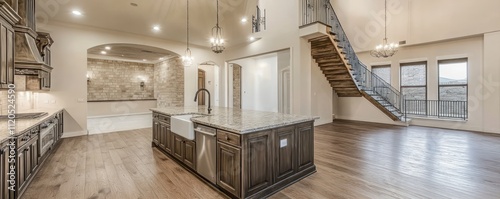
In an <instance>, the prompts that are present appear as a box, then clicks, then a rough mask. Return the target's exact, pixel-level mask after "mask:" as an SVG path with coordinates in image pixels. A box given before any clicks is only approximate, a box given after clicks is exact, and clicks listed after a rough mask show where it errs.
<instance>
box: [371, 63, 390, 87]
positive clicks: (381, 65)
mask: <svg viewBox="0 0 500 199" xmlns="http://www.w3.org/2000/svg"><path fill="white" fill-rule="evenodd" d="M371 67H372V68H371V69H372V70H371V72H372V73H373V74H375V72H374V71H373V69H374V68H389V81H388V82H387V81H386V80H385V79H383V78H382V77H380V76H379V75H377V74H375V75H377V76H378V77H380V79H382V80H384V81H386V82H387V83H388V84H389V85H392V84H391V81H392V78H391V75H392V65H391V64H379V65H373V66H371Z"/></svg>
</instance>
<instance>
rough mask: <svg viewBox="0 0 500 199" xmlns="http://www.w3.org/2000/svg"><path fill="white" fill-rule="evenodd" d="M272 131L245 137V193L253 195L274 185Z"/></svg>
mask: <svg viewBox="0 0 500 199" xmlns="http://www.w3.org/2000/svg"><path fill="white" fill-rule="evenodd" d="M272 146H273V137H272V131H271V130H269V131H262V132H257V133H251V134H247V135H244V136H243V146H242V148H243V150H244V152H243V164H244V165H243V172H244V174H243V189H244V190H243V192H244V193H245V194H246V195H253V194H254V193H257V192H258V191H260V190H262V189H265V188H266V187H269V186H271V185H272V184H273V173H274V172H273V170H272V168H273V159H272V158H273V147H272Z"/></svg>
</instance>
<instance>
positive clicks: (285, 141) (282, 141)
mask: <svg viewBox="0 0 500 199" xmlns="http://www.w3.org/2000/svg"><path fill="white" fill-rule="evenodd" d="M287 145H288V139H282V140H280V148H283V147H286V146H287Z"/></svg>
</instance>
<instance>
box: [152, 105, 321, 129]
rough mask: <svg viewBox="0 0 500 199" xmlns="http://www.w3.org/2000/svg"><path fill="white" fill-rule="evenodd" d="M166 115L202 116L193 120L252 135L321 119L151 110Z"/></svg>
mask: <svg viewBox="0 0 500 199" xmlns="http://www.w3.org/2000/svg"><path fill="white" fill-rule="evenodd" d="M150 110H152V111H154V112H158V113H162V114H165V115H169V116H173V115H184V114H202V116H197V117H193V118H191V120H192V121H193V122H195V123H198V124H204V125H207V126H211V127H215V128H219V129H223V130H227V131H231V132H234V133H240V134H245V133H251V132H256V131H261V130H266V129H272V128H276V127H282V126H287V125H292V124H297V123H302V122H308V121H314V120H315V119H319V117H314V116H300V115H291V114H284V113H275V112H265V111H252V110H242V109H236V108H225V107H213V110H212V112H211V114H210V115H208V111H207V108H206V107H204V106H200V107H165V108H153V109H150Z"/></svg>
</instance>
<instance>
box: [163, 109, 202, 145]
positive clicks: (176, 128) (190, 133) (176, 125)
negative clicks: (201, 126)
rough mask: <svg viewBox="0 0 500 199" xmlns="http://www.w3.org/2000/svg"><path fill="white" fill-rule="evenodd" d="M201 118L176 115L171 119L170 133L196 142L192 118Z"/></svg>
mask: <svg viewBox="0 0 500 199" xmlns="http://www.w3.org/2000/svg"><path fill="white" fill-rule="evenodd" d="M194 116H200V115H195V114H189V115H176V116H172V117H171V118H170V131H172V132H173V133H175V134H177V135H180V136H182V137H184V138H186V139H188V140H194V128H193V122H192V121H191V118H192V117H194Z"/></svg>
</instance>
